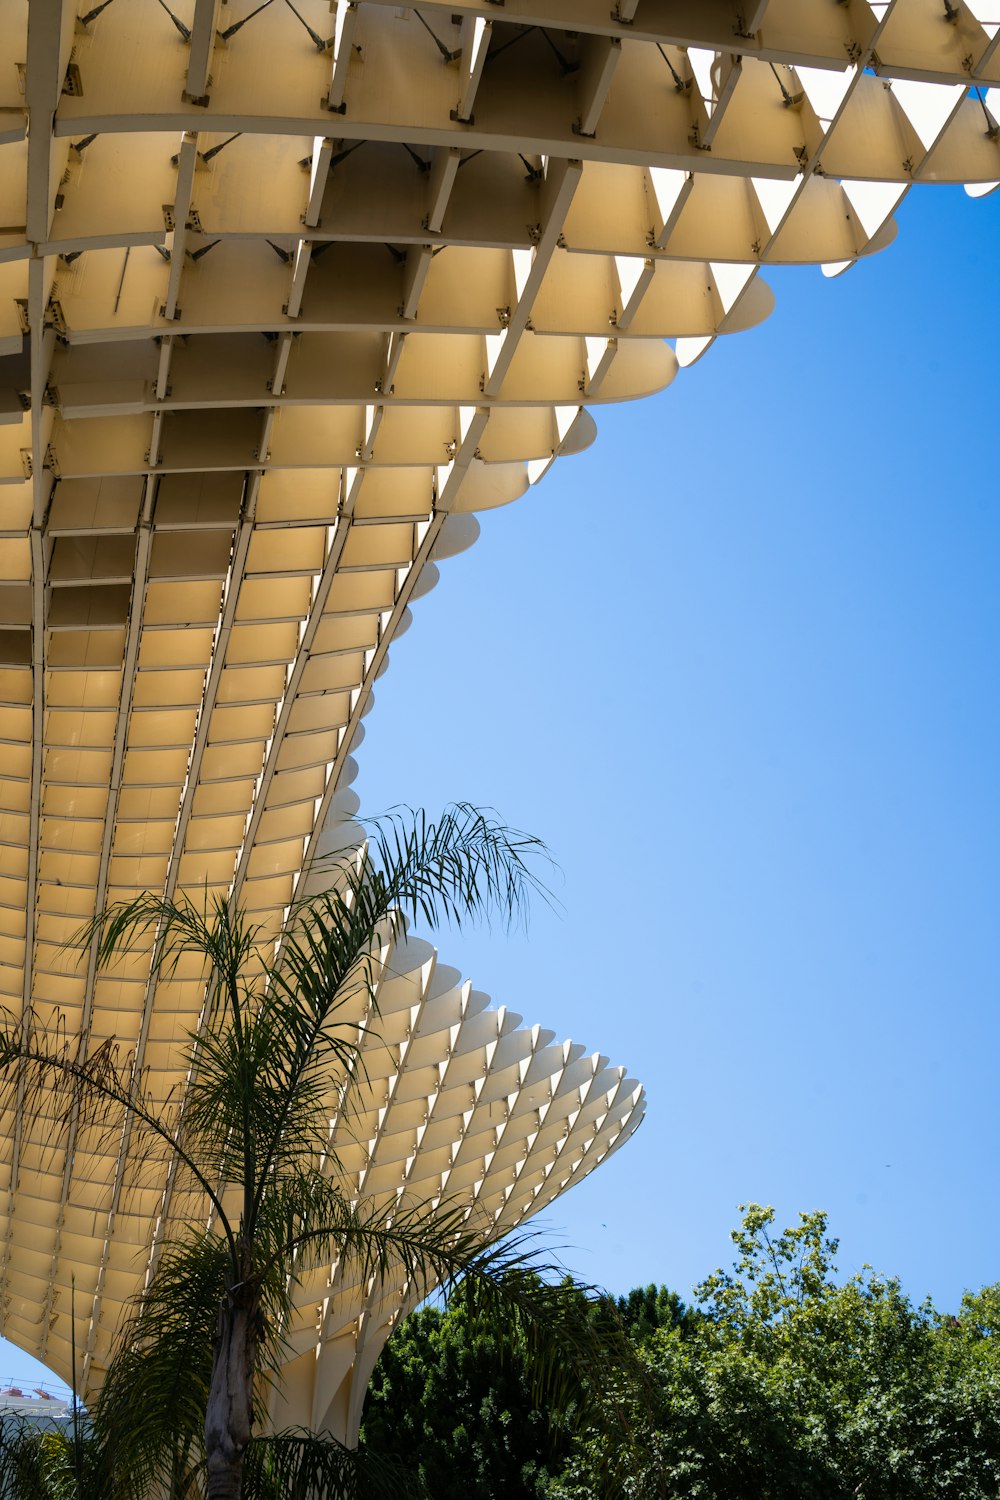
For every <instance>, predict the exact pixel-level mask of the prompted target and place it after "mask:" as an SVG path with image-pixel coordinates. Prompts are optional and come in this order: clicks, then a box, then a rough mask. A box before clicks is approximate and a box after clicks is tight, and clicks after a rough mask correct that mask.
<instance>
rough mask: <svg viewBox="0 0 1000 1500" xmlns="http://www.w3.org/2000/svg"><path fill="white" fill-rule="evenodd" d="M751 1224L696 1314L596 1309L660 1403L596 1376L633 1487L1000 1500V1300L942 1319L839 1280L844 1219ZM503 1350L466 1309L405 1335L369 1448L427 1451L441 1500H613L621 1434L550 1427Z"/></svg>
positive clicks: (898, 1295)
mask: <svg viewBox="0 0 1000 1500" xmlns="http://www.w3.org/2000/svg"><path fill="white" fill-rule="evenodd" d="M742 1212H743V1220H742V1223H741V1225H740V1227H739V1228H738V1229H737V1230H735V1231H734V1233H733V1241H734V1244H735V1248H736V1258H735V1262H734V1264H733V1266H732V1268H731V1269H729V1270H728V1271H727V1270H721V1269H719V1270H716V1271H715V1272H713V1273H712V1274H711V1275H710V1276H708V1277H706V1279H705V1280H704V1281H703V1282H702V1283H701V1284H700V1285H699V1286H698V1287H697V1288H696V1289H695V1299H696V1305H695V1306H693V1307H685V1306H684V1304H683V1303H682V1302H681V1301H680V1300H679V1298H677V1297H676V1295H674V1294H673V1293H670V1292H668V1291H666V1289H665V1288H662V1287H661V1288H656V1287H648V1288H638V1289H636V1290H635V1291H633V1292H631V1293H630V1294H629V1295H628V1296H627V1297H624V1298H622V1299H620V1300H619V1302H618V1303H617V1305H616V1306H615V1307H614V1309H611V1308H610V1307H609V1306H608V1305H607V1304H606V1303H605V1304H597V1305H596V1306H593V1307H592V1308H591V1312H590V1315H591V1316H592V1317H594V1318H598V1319H599V1318H601V1317H605V1316H608V1315H609V1314H610V1313H611V1312H612V1311H613V1312H614V1313H615V1314H616V1316H617V1317H618V1318H619V1319H620V1321H621V1324H622V1325H623V1327H624V1328H625V1330H626V1332H627V1335H628V1336H629V1337H630V1338H631V1339H632V1340H633V1341H634V1343H635V1345H636V1347H637V1350H638V1353H639V1357H640V1360H641V1363H642V1365H643V1367H644V1370H645V1373H646V1376H647V1380H646V1381H645V1382H642V1383H641V1390H640V1389H639V1387H638V1386H637V1384H636V1382H635V1381H634V1379H628V1378H627V1377H625V1376H623V1375H622V1373H621V1371H620V1370H603V1369H602V1370H601V1371H600V1372H599V1375H598V1376H597V1379H596V1381H595V1384H596V1385H597V1386H598V1387H599V1391H598V1399H605V1400H608V1399H611V1400H614V1401H615V1402H616V1403H618V1405H619V1406H621V1405H623V1404H624V1405H625V1406H626V1407H630V1411H631V1420H630V1422H629V1423H628V1424H627V1425H626V1426H625V1427H624V1428H622V1427H621V1426H620V1427H619V1431H620V1432H621V1434H622V1440H621V1442H620V1443H619V1444H618V1445H617V1447H616V1449H615V1452H614V1454H613V1455H611V1456H610V1457H611V1473H612V1476H613V1478H614V1480H615V1482H616V1483H617V1485H618V1488H619V1492H620V1493H622V1494H624V1495H627V1496H629V1497H632V1500H732V1497H736V1496H739V1497H740V1500H786V1497H789V1496H796V1497H802V1500H858V1497H863V1500H998V1497H1000V1347H998V1336H1000V1286H993V1287H987V1288H985V1289H984V1290H983V1291H981V1292H978V1293H975V1294H967V1295H966V1297H965V1298H964V1299H963V1302H962V1305H961V1307H960V1309H959V1311H958V1313H957V1314H956V1315H953V1316H950V1315H942V1314H941V1313H939V1312H937V1311H936V1310H935V1308H934V1307H933V1306H932V1305H931V1304H930V1303H929V1302H925V1303H922V1304H919V1305H915V1304H914V1303H913V1302H912V1301H911V1300H910V1298H909V1297H908V1296H907V1295H906V1294H905V1292H904V1291H903V1289H902V1288H901V1286H900V1284H899V1282H898V1281H897V1280H896V1279H894V1278H891V1277H884V1276H880V1275H878V1274H876V1273H875V1272H874V1271H873V1270H872V1269H871V1268H870V1267H865V1268H863V1269H862V1270H861V1271H860V1272H859V1273H858V1274H857V1275H855V1276H852V1277H849V1278H848V1279H846V1280H843V1279H841V1278H839V1277H838V1275H837V1270H836V1264H835V1256H836V1253H837V1242H836V1241H835V1240H833V1239H831V1238H830V1236H829V1234H828V1229H827V1218H826V1215H825V1214H822V1213H810V1214H802V1215H801V1216H800V1218H799V1222H798V1223H797V1224H796V1225H794V1226H792V1227H791V1228H788V1229H785V1230H784V1231H782V1232H781V1233H777V1232H776V1231H775V1228H774V1213H773V1210H771V1209H769V1208H762V1207H760V1206H759V1205H757V1204H751V1205H749V1206H747V1207H746V1208H745V1209H744V1210H742ZM501 1343H503V1338H502V1331H501V1330H498V1331H497V1333H496V1335H495V1338H494V1339H492V1340H491V1339H489V1338H487V1337H484V1336H483V1335H482V1334H481V1333H477V1334H475V1335H473V1334H472V1333H471V1331H470V1330H469V1329H468V1328H467V1326H466V1325H465V1323H464V1321H463V1318H462V1315H461V1310H460V1309H456V1310H455V1311H448V1312H441V1311H440V1310H436V1309H431V1310H428V1311H424V1312H422V1313H420V1314H418V1315H417V1318H416V1319H411V1320H410V1321H409V1323H408V1324H404V1326H403V1328H402V1329H400V1331H399V1333H398V1334H397V1335H396V1336H395V1337H394V1338H393V1339H392V1340H391V1341H390V1343H389V1345H388V1346H387V1348H386V1350H385V1351H384V1354H383V1357H382V1360H381V1362H380V1365H379V1366H378V1367H377V1368H376V1371H375V1375H374V1377H373V1381H372V1385H371V1388H370V1392H369V1398H368V1405H367V1407H366V1413H365V1425H364V1440H365V1442H366V1443H367V1444H369V1446H370V1447H371V1448H372V1449H373V1450H375V1451H378V1452H389V1453H391V1452H394V1451H399V1450H400V1449H402V1448H404V1447H405V1448H406V1449H407V1450H408V1451H409V1452H411V1453H412V1454H413V1455H414V1456H415V1457H416V1459H417V1460H418V1462H419V1465H420V1472H421V1475H422V1476H423V1482H424V1485H425V1491H424V1492H425V1493H426V1494H427V1495H432V1496H434V1500H459V1497H460V1496H461V1497H463V1500H493V1497H498V1496H504V1497H507V1496H511V1497H517V1500H538V1497H542V1496H544V1497H546V1500H605V1496H606V1495H607V1493H608V1483H609V1481H608V1462H609V1453H608V1446H607V1438H606V1434H605V1433H603V1432H600V1431H598V1430H597V1429H596V1428H593V1427H591V1428H588V1425H587V1422H586V1420H585V1419H584V1420H583V1421H582V1422H581V1423H580V1424H578V1425H577V1426H576V1427H575V1428H573V1427H570V1428H566V1427H562V1428H559V1429H557V1430H556V1431H555V1433H553V1432H552V1431H550V1430H549V1429H548V1428H547V1427H546V1425H545V1424H544V1423H543V1422H541V1420H540V1419H539V1417H538V1416H537V1414H534V1415H533V1413H532V1411H531V1408H530V1403H529V1402H528V1401H527V1398H526V1394H525V1388H524V1383H523V1380H522V1379H521V1378H520V1374H519V1367H518V1351H517V1348H516V1346H515V1348H514V1349H513V1351H512V1350H511V1349H509V1348H507V1349H506V1351H505V1359H506V1363H502V1362H501V1361H500V1359H499V1352H498V1348H497V1346H498V1345H499V1344H501ZM602 1392H603V1397H602V1395H601V1393H602Z"/></svg>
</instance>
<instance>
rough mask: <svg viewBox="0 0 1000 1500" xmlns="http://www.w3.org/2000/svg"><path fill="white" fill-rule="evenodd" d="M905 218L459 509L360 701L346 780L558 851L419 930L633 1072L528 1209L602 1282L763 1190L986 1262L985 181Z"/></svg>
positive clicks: (954, 1288) (998, 735) (988, 549)
mask: <svg viewBox="0 0 1000 1500" xmlns="http://www.w3.org/2000/svg"><path fill="white" fill-rule="evenodd" d="M898 218H899V222H900V234H899V238H898V240H897V241H896V243H895V244H894V245H893V246H891V247H890V249H888V250H887V251H885V252H884V253H883V254H881V255H879V256H876V257H874V258H872V259H871V260H869V261H868V262H867V263H864V264H862V265H860V266H858V267H856V268H855V269H853V270H852V271H850V272H849V273H848V274H847V275H846V276H844V277H842V278H840V279H839V280H837V281H833V282H829V281H826V280H824V278H823V277H822V276H821V275H820V273H819V271H818V270H795V271H792V270H789V271H778V272H775V271H771V272H769V273H768V279H769V280H770V281H771V283H772V285H773V286H774V287H775V290H776V292H777V296H778V302H777V309H776V311H775V312H774V314H773V315H772V317H771V318H770V320H769V321H768V322H767V323H765V324H764V325H763V326H762V327H761V328H759V329H756V330H754V331H752V332H750V333H744V334H739V335H735V336H734V337H732V338H729V339H724V340H721V341H720V342H719V343H718V344H717V345H716V346H715V348H714V349H712V350H711V351H710V352H709V354H708V356H707V357H706V358H705V360H704V361H703V362H702V363H701V364H699V365H697V366H696V367H695V368H694V369H692V370H690V371H687V372H682V374H681V376H680V377H679V378H678V380H677V381H676V383H675V384H674V386H673V387H672V388H671V389H670V390H668V391H666V392H665V393H664V394H663V395H662V396H660V397H657V398H654V399H653V400H650V401H647V402H645V403H641V404H638V405H633V406H626V407H619V408H597V409H596V411H595V414H596V416H597V419H598V425H599V429H600V431H599V437H598V440H597V443H596V445H595V446H594V447H593V448H592V449H591V450H590V451H589V452H588V453H586V454H584V455H582V456H581V457H578V458H575V459H566V460H563V461H562V462H561V463H560V464H558V465H556V466H555V468H554V469H553V471H552V472H551V474H550V475H549V477H548V478H547V479H545V480H544V481H543V482H542V484H541V485H539V486H538V487H537V488H536V489H535V490H533V491H532V492H531V493H530V494H529V495H528V496H526V497H525V498H524V499H523V500H521V501H519V502H517V503H516V504H515V505H513V506H510V507H508V508H507V509H505V510H503V511H499V512H494V513H492V514H489V515H486V516H484V517H481V521H482V525H483V535H482V537H481V539H480V541H479V542H478V543H477V545H476V547H475V548H474V549H473V550H472V551H471V552H469V553H466V554H465V555H463V556H461V557H459V558H456V559H454V560H452V561H449V562H447V563H445V564H443V565H442V578H441V583H440V584H439V586H438V588H437V589H436V590H435V591H434V592H433V593H432V594H430V595H429V596H428V597H426V598H425V599H423V600H421V601H420V602H419V603H418V604H417V605H416V606H415V607H414V615H415V619H414V625H413V628H412V630H411V631H410V632H409V634H408V635H407V636H406V637H405V639H403V640H402V641H400V643H399V644H398V645H397V646H395V647H394V648H393V651H392V653H391V655H392V660H391V665H390V669H389V672H388V674H387V675H386V676H385V677H384V678H383V679H382V680H381V681H380V683H379V684H378V689H377V694H376V697H377V703H376V706H375V709H374V710H373V712H372V714H371V715H370V717H369V718H368V719H367V721H366V726H367V731H368V732H367V736H366V739H365V743H364V745H363V747H362V749H361V752H360V755H359V759H360V762H361V776H360V779H359V782H358V784H357V785H358V790H359V791H360V793H361V796H362V801H363V807H364V809H365V810H366V811H368V812H377V811H380V810H382V809H384V808H385V807H386V806H388V805H390V804H392V803H395V802H409V803H412V804H415V805H424V806H426V807H428V808H430V809H434V808H437V807H439V806H440V805H441V804H442V803H444V802H445V801H448V800H450V799H453V798H468V799H472V800H475V801H479V802H483V803H489V804H491V805H494V806H496V807H498V808H499V809H500V811H501V812H502V813H503V815H504V816H505V817H506V818H507V819H508V820H509V821H510V822H513V823H516V824H519V825H520V826H522V827H525V828H528V829H530V830H532V831H533V832H535V833H538V834H540V835H541V836H542V837H544V838H545V839H546V840H547V841H548V843H549V844H550V846H551V847H552V849H553V851H554V853H555V855H556V857H557V859H558V860H559V864H560V866H561V870H562V877H561V879H560V882H559V889H558V894H559V897H560V899H561V902H562V904H563V911H562V912H561V913H560V914H552V913H550V912H548V911H546V910H545V909H544V908H541V907H539V908H537V909H536V911H535V914H534V917H533V920H532V924H531V928H530V931H529V934H528V936H527V938H524V937H523V936H521V935H520V934H517V935H515V936H514V937H511V938H508V937H506V936H505V935H503V934H501V933H496V932H494V933H485V932H463V933H461V934H450V933H445V934H443V935H442V936H441V938H440V940H439V945H440V948H441V951H442V955H443V957H444V958H445V959H446V961H447V962H449V963H453V964H456V965H460V966H462V967H463V968H464V970H465V972H466V973H468V974H470V975H471V976H472V978H473V979H474V981H475V983H476V985H477V987H478V988H481V989H485V990H487V991H489V992H490V993H491V994H492V995H493V996H494V998H495V1000H497V1001H498V1002H504V1003H506V1004H507V1005H508V1006H510V1007H511V1008H512V1009H514V1010H517V1011H519V1012H520V1013H522V1014H523V1015H524V1017H525V1019H526V1020H528V1021H529V1022H535V1021H538V1022H541V1023H542V1024H544V1025H546V1026H550V1027H553V1028H555V1029H556V1030H557V1031H558V1032H559V1034H560V1035H561V1036H572V1037H573V1038H574V1039H575V1040H578V1041H581V1042H584V1043H585V1044H586V1045H587V1046H588V1048H591V1049H595V1050H600V1051H602V1052H604V1053H607V1054H608V1055H609V1056H610V1058H611V1060H612V1062H614V1063H619V1062H620V1063H624V1064H626V1065H627V1066H628V1068H629V1069H630V1071H632V1072H633V1073H634V1074H636V1075H637V1076H638V1077H640V1078H641V1079H642V1081H643V1082H644V1083H645V1085H646V1088H647V1091H648V1096H649V1098H648V1111H647V1117H646V1120H645V1123H644V1124H643V1125H642V1127H641V1129H640V1130H639V1133H638V1134H637V1136H636V1137H635V1138H634V1139H633V1140H632V1141H631V1142H630V1143H629V1144H628V1145H626V1146H625V1147H624V1149H623V1150H622V1151H621V1152H619V1153H618V1154H617V1155H616V1156H615V1157H614V1158H613V1159H612V1160H611V1161H610V1162H608V1163H607V1164H606V1165H605V1166H604V1167H602V1168H600V1169H599V1170H598V1171H597V1172H596V1173H595V1174H594V1175H593V1176H592V1177H590V1178H589V1179H588V1180H587V1181H586V1182H585V1183H583V1184H581V1185H580V1186H579V1187H577V1188H575V1189H574V1190H573V1191H572V1192H571V1193H569V1194H568V1195H567V1196H566V1197H565V1198H563V1199H562V1200H560V1202H559V1203H558V1204H557V1205H556V1206H555V1208H554V1209H553V1210H552V1211H551V1212H550V1213H549V1214H548V1215H547V1216H546V1222H547V1223H548V1224H549V1225H550V1226H551V1228H552V1237H553V1241H554V1243H556V1244H559V1245H562V1246H564V1247H565V1249H564V1251H563V1255H564V1258H565V1260H566V1261H567V1264H569V1265H570V1266H571V1267H572V1268H573V1269H574V1270H576V1271H577V1272H578V1273H579V1274H580V1275H582V1276H584V1277H586V1278H587V1279H589V1280H591V1281H596V1282H600V1283H602V1284H604V1285H606V1286H608V1287H609V1288H611V1289H612V1290H614V1291H625V1290H627V1289H628V1288H629V1287H630V1286H632V1285H635V1284H637V1283H644V1282H649V1281H659V1282H666V1283H667V1284H668V1285H670V1286H672V1287H675V1288H676V1289H677V1290H679V1291H680V1292H681V1293H682V1294H683V1293H687V1292H688V1291H689V1290H690V1288H691V1286H692V1284H693V1283H694V1282H695V1281H697V1280H699V1279H700V1278H701V1277H702V1276H704V1275H705V1274H706V1273H707V1272H708V1271H710V1270H712V1269H713V1268H714V1267H715V1266H716V1265H718V1264H720V1263H723V1264H726V1263H728V1261H729V1258H730V1248H731V1247H730V1244H729V1240H728V1230H729V1228H730V1227H731V1226H732V1225H733V1224H734V1223H735V1222H736V1217H737V1205H738V1204H739V1203H741V1202H745V1201H747V1200H751V1199H755V1200H758V1201H763V1202H768V1203H774V1204H775V1206H776V1207H777V1209H778V1212H779V1215H780V1217H781V1218H782V1220H783V1221H791V1220H792V1219H794V1217H795V1215H796V1214H797V1212H798V1211H799V1210H800V1209H809V1208H814V1207H821V1208H825V1209H827V1210H828V1211H829V1213H830V1215H831V1227H832V1229H833V1231H834V1232H835V1233H838V1234H839V1235H840V1236H841V1240H842V1247H841V1255H840V1265H841V1269H842V1270H843V1271H846V1272H850V1271H852V1270H854V1269H856V1268H857V1267H858V1266H859V1265H860V1264H861V1263H862V1262H864V1261H869V1262H871V1263H873V1264H874V1265H875V1266H877V1267H878V1268H879V1269H881V1270H884V1271H886V1272H895V1273H898V1274H899V1275H900V1276H901V1278H902V1280H903V1282H904V1284H905V1286H906V1288H907V1289H908V1290H909V1291H910V1292H911V1293H912V1294H913V1295H914V1296H915V1297H916V1298H918V1299H919V1298H921V1297H923V1296H924V1295H925V1294H927V1293H930V1294H932V1295H933V1296H934V1298H935V1299H936V1300H937V1301H938V1303H939V1304H940V1305H942V1306H944V1307H950V1306H953V1305H955V1304H956V1303H957V1300H958V1298H959V1297H960V1295H961V1292H962V1289H963V1288H964V1287H966V1286H979V1285H981V1284H983V1283H985V1282H989V1281H994V1280H998V1279H1000V1252H998V1249H997V1247H998V1245H1000V1209H998V1206H997V1195H996V1192H995V1189H994V1176H995V1163H996V1160H997V1157H998V1155H1000V1149H998V1148H1000V1128H998V1118H997V1089H996V1057H997V1052H998V1042H1000V1036H998V1030H1000V1021H998V1012H1000V1005H998V1002H1000V937H998V932H1000V928H998V923H997V907H998V895H1000V856H998V833H1000V792H998V776H997V771H998V767H1000V688H998V676H997V657H998V646H1000V595H998V586H997V580H998V577H1000V478H998V469H997V456H996V451H997V426H998V411H1000V408H998V387H997V359H996V348H997V333H998V327H1000V282H998V279H997V276H996V247H997V244H998V243H1000V194H997V195H995V196H994V197H993V198H991V199H987V200H986V201H984V202H979V203H973V202H971V201H969V200H968V199H966V198H965V196H964V194H962V193H961V191H959V190H953V189H930V188H927V189H923V190H920V191H916V192H913V193H911V194H910V196H909V198H908V199H907V200H906V201H905V203H904V204H903V205H902V207H901V209H900V211H899V215H898ZM24 1368H25V1366H24V1362H23V1357H22V1356H20V1355H19V1354H18V1353H17V1351H14V1350H12V1349H10V1347H9V1346H5V1345H3V1344H2V1343H0V1374H4V1373H7V1372H14V1371H22V1370H23V1369H24Z"/></svg>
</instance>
